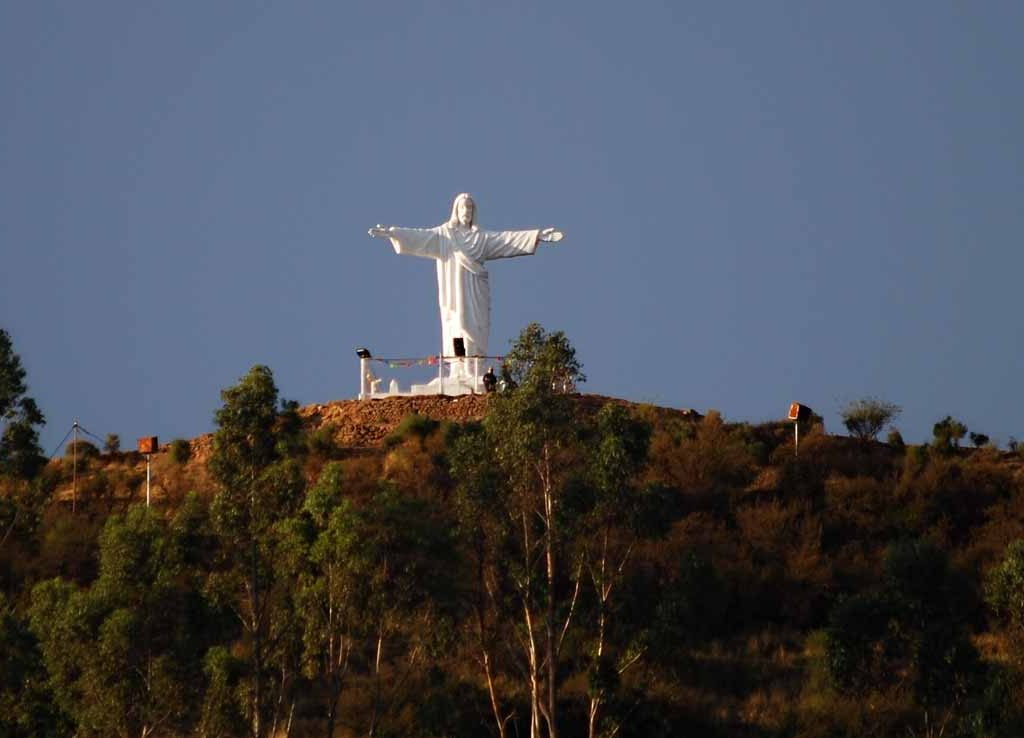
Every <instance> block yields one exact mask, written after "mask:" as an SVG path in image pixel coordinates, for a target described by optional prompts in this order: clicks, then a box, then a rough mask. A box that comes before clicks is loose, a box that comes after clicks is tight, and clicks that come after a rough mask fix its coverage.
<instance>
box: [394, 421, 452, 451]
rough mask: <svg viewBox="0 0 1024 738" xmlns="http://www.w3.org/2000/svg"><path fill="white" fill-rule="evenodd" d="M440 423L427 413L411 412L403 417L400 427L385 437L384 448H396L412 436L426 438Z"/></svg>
mask: <svg viewBox="0 0 1024 738" xmlns="http://www.w3.org/2000/svg"><path fill="white" fill-rule="evenodd" d="M440 425H441V423H440V422H438V421H436V420H434V419H432V418H428V417H426V416H425V415H418V414H416V413H410V414H409V415H406V416H405V417H404V418H402V422H401V423H399V424H398V427H397V428H395V429H394V430H393V431H391V433H390V434H389V435H388V436H387V437H386V438H385V439H384V448H388V449H390V448H394V447H395V446H398V445H399V444H401V443H402V441H404V440H405V439H406V438H409V437H411V436H417V437H419V438H420V439H423V438H426V437H427V436H429V435H430V434H431V433H433V432H434V431H435V430H437V428H438V427H439V426H440Z"/></svg>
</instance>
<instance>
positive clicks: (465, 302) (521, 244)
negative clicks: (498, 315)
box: [388, 223, 540, 356]
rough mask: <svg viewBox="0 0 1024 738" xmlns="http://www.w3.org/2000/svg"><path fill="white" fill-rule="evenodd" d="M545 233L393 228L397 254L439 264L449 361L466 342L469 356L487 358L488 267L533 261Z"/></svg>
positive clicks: (444, 343) (446, 226)
mask: <svg viewBox="0 0 1024 738" xmlns="http://www.w3.org/2000/svg"><path fill="white" fill-rule="evenodd" d="M539 233H540V231H539V230H538V229H532V230H528V231H484V230H480V229H478V228H477V227H476V226H473V227H471V228H465V227H462V226H457V225H451V224H449V223H445V224H443V225H439V226H437V227H436V228H399V227H395V228H392V229H391V230H390V232H389V234H388V235H389V237H390V239H391V245H392V246H394V248H395V253H396V254H409V255H411V256H422V257H424V258H426V259H434V260H436V261H437V301H438V304H439V305H440V307H441V340H442V344H441V345H442V347H443V348H444V355H445V356H452V355H453V354H454V344H453V339H455V338H459V337H461V338H462V339H463V341H464V342H465V345H466V355H467V356H486V355H487V339H488V336H489V335H490V332H491V285H490V282H489V279H488V275H487V269H486V268H485V267H484V262H485V261H490V260H491V259H507V258H510V257H513V256H527V255H529V254H532V253H533V252H534V251H536V250H537V236H538V235H539Z"/></svg>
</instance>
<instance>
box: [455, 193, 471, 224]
mask: <svg viewBox="0 0 1024 738" xmlns="http://www.w3.org/2000/svg"><path fill="white" fill-rule="evenodd" d="M475 211H476V205H474V204H473V201H472V200H470V199H469V198H468V197H464V198H462V199H461V200H459V204H458V207H456V208H455V215H456V216H458V218H459V225H461V226H465V227H467V228H468V227H469V226H471V225H473V215H474V213H475Z"/></svg>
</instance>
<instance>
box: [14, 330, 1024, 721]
mask: <svg viewBox="0 0 1024 738" xmlns="http://www.w3.org/2000/svg"><path fill="white" fill-rule="evenodd" d="M0 348H3V347H2V346H0ZM6 350H7V352H8V353H7V357H8V361H10V357H11V356H13V357H14V358H15V359H16V355H13V353H12V352H11V351H10V346H9V343H8V344H7V349H6ZM510 355H511V356H512V357H513V358H514V361H513V362H511V363H510V364H509V366H508V367H507V370H506V372H505V379H506V381H507V382H508V385H509V387H510V389H509V390H508V391H506V392H503V393H500V394H498V395H495V396H493V397H492V398H491V401H490V403H489V411H488V414H487V417H486V418H485V419H484V420H483V421H482V422H480V423H465V424H452V423H442V422H438V421H436V420H432V419H429V418H424V417H420V416H410V417H408V418H407V419H406V420H405V421H404V422H403V423H402V424H401V425H400V426H399V427H398V428H397V429H396V430H395V431H394V432H393V433H392V434H391V435H390V436H389V437H388V438H387V439H386V441H385V442H384V444H383V445H382V446H381V447H380V449H379V450H378V451H377V452H376V453H371V454H368V453H365V452H357V451H354V450H347V449H342V448H338V447H337V446H336V445H335V444H334V443H333V442H332V437H331V435H330V433H329V430H324V429H320V430H317V431H313V432H310V431H307V430H306V429H305V428H304V427H303V425H302V423H301V422H300V420H299V416H298V414H297V412H296V410H297V409H296V407H295V404H294V403H290V402H285V401H282V400H281V399H280V397H279V394H278V388H277V387H276V385H275V383H274V378H273V375H272V373H271V372H270V370H269V369H267V368H266V367H259V366H258V367H254V368H253V369H252V370H251V371H250V372H249V373H248V374H247V375H246V376H245V377H243V378H242V379H241V380H240V381H239V382H238V384H236V385H234V386H233V387H230V388H228V389H226V390H224V392H223V393H222V405H221V407H220V408H219V409H218V410H217V411H216V416H215V417H216V423H217V431H216V434H215V436H214V439H213V445H212V450H211V451H210V454H209V458H208V460H207V459H206V458H205V457H204V458H201V459H197V458H192V459H191V460H189V454H187V453H185V448H188V444H187V443H186V442H182V443H181V444H178V446H179V449H178V451H179V453H177V454H176V455H175V458H174V459H173V460H172V459H171V458H166V459H162V458H156V459H154V462H153V463H154V465H158V466H159V469H158V472H159V473H158V476H159V478H160V479H161V484H162V485H163V491H164V494H163V495H161V497H160V498H159V499H160V505H159V506H155V507H153V508H146V507H145V506H144V505H139V504H137V503H136V504H131V503H130V502H129V501H127V500H129V499H130V498H129V496H128V495H126V494H124V493H125V492H126V491H129V492H130V491H132V490H135V491H137V490H138V489H139V485H140V484H141V483H142V481H143V478H144V477H143V478H140V477H139V475H138V472H136V471H135V467H134V466H132V458H131V455H130V454H118V453H108V454H105V455H93V456H90V457H89V458H88V461H87V463H88V466H87V474H86V475H85V476H84V477H82V478H80V479H79V480H78V483H79V485H80V488H79V489H78V493H77V494H78V500H79V503H78V506H77V510H76V511H75V512H74V513H72V512H71V509H70V507H67V506H65V505H64V504H63V503H62V502H60V501H59V500H58V499H57V496H56V495H55V494H54V492H55V490H58V489H62V488H64V487H66V486H67V485H68V484H69V480H70V475H71V471H70V468H69V464H68V463H67V462H63V461H54V462H51V463H50V465H49V466H46V467H45V468H43V467H42V466H41V464H39V463H38V462H34V463H28V464H25V463H20V462H19V463H17V464H13V463H12V464H9V465H8V466H6V467H5V468H4V473H3V476H2V479H0V492H2V497H0V502H2V507H0V509H2V510H3V514H4V517H3V520H2V521H0V522H3V524H4V532H3V540H2V541H0V736H71V735H77V736H101V735H102V736H211V737H212V736H254V737H255V738H262V737H263V736H271V735H291V736H296V737H298V736H314V735H316V736H327V737H328V738H330V737H331V736H363V735H365V736H369V737H371V738H373V737H375V736H379V737H384V736H422V737H428V736H437V737H441V736H451V737H455V736H480V735H492V736H499V737H500V738H512V737H513V736H527V735H530V736H533V737H534V738H542V737H550V738H556V736H559V735H561V736H564V737H566V738H568V737H573V738H575V737H577V736H580V737H582V736H587V737H588V738H596V737H597V736H608V737H612V736H620V737H622V738H626V737H628V736H681V735H699V736H764V737H766V738H767V737H768V736H779V737H780V738H781V737H782V736H791V737H794V738H795V737H797V736H801V737H804V738H811V737H818V736H822V737H824V736H837V737H838V736H851V737H852V736H864V735H879V736H899V735H907V736H911V735H932V736H938V735H945V736H1020V735H1024V715H1022V710H1021V707H1022V696H1024V686H1022V681H1021V674H1022V671H1021V670H1022V668H1024V604H1022V603H1024V481H1022V477H1021V473H1020V460H1019V457H1018V456H1016V455H1015V454H1011V453H1001V452H999V451H997V450H996V449H994V448H992V447H991V446H987V445H986V443H984V442H978V440H975V441H974V443H975V445H976V446H978V448H974V449H965V448H960V446H959V443H958V442H959V440H960V439H961V438H962V437H963V436H964V434H965V433H966V428H964V427H963V426H962V424H959V423H958V422H957V421H955V420H953V419H952V418H948V417H947V418H945V419H944V420H942V421H940V422H939V423H938V424H937V425H936V434H935V435H936V440H935V442H934V443H932V444H930V445H928V446H910V445H908V446H905V445H904V444H903V443H902V439H899V443H893V444H881V443H877V442H875V441H873V440H872V439H873V437H874V435H875V434H877V433H878V432H879V430H881V428H882V426H884V423H881V424H879V423H875V422H873V421H872V418H871V417H869V418H868V419H867V420H868V421H872V422H870V423H868V424H867V425H865V426H864V427H863V433H860V434H858V435H859V436H860V437H859V438H857V439H853V438H844V437H830V436H826V435H824V434H823V433H822V432H821V431H820V430H818V431H812V432H811V433H810V434H804V435H803V437H802V438H801V445H800V454H799V456H797V455H796V454H795V453H794V449H793V446H792V439H791V434H790V430H789V428H788V427H786V426H785V425H783V424H765V425H760V426H751V425H747V424H730V423H727V422H725V420H724V419H723V418H722V417H721V415H720V414H718V413H715V412H709V413H708V414H707V416H706V417H704V418H702V419H696V418H693V417H688V416H683V415H681V414H672V413H666V412H664V411H661V410H659V409H658V408H653V407H645V406H631V405H627V404H625V403H616V402H609V403H608V404H606V405H605V406H604V407H600V408H596V409H595V408H592V407H591V405H590V404H589V403H587V402H583V401H581V400H580V398H579V397H578V396H576V395H574V394H571V392H572V390H573V388H574V387H575V385H576V384H577V383H578V382H580V381H582V374H581V366H580V364H579V362H578V361H577V360H576V357H575V353H574V351H573V349H572V347H571V345H570V344H569V342H568V341H567V340H566V339H565V336H564V335H562V334H560V333H553V334H552V333H547V332H545V331H544V330H543V329H541V328H539V327H538V326H531V327H529V328H528V329H527V330H526V331H524V333H523V334H522V336H521V337H520V340H519V342H518V343H517V344H516V346H515V347H514V350H513V352H511V354H510ZM15 368H16V369H17V370H18V371H14V372H13V374H12V376H15V377H16V379H17V381H16V382H14V383H13V384H12V385H11V386H12V387H13V391H11V392H9V393H8V394H9V395H10V396H13V397H15V398H16V401H15V403H14V405H11V406H12V407H15V410H14V411H13V415H11V416H9V417H10V418H12V419H11V421H10V422H13V423H22V424H24V423H25V422H28V426H29V427H28V430H29V431H32V427H31V426H32V425H33V424H38V423H41V422H42V418H41V416H36V415H33V414H32V413H29V414H28V415H29V416H31V417H29V416H26V415H25V414H24V413H23V412H21V411H18V410H17V408H18V407H22V408H24V406H23V405H19V404H18V403H19V402H20V399H21V398H22V397H23V396H24V392H25V391H26V388H25V386H24V382H23V377H24V373H23V372H21V373H19V371H20V364H18V365H16V366H15ZM8 404H10V403H8ZM861 409H863V408H861ZM883 409H888V410H892V408H891V407H889V408H883ZM28 410H32V405H29V406H28ZM19 412H21V414H19ZM872 417H874V416H872ZM29 421H31V422H29ZM33 432H34V431H33ZM19 438H21V439H22V440H21V441H20V443H21V445H20V446H19V447H18V449H19V450H18V458H19V459H28V460H31V459H33V458H38V457H39V454H38V449H37V448H35V447H34V446H33V443H34V441H32V439H33V436H32V434H31V433H28V434H26V433H24V432H21V436H19ZM25 439H27V441H26V440H25ZM108 451H110V449H108ZM79 464H82V459H79ZM79 473H80V474H82V470H81V468H79ZM134 499H136V500H137V499H138V496H137V495H136V496H135V497H134Z"/></svg>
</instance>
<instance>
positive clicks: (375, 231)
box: [366, 223, 394, 238]
mask: <svg viewBox="0 0 1024 738" xmlns="http://www.w3.org/2000/svg"><path fill="white" fill-rule="evenodd" d="M392 228H394V226H384V225H381V224H380V223H378V224H377V225H375V226H374V227H373V228H370V229H369V230H368V231H366V232H367V233H369V234H370V235H371V236H373V237H374V238H391V229H392Z"/></svg>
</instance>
